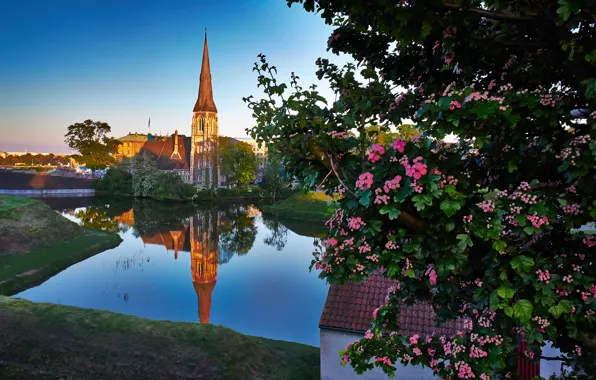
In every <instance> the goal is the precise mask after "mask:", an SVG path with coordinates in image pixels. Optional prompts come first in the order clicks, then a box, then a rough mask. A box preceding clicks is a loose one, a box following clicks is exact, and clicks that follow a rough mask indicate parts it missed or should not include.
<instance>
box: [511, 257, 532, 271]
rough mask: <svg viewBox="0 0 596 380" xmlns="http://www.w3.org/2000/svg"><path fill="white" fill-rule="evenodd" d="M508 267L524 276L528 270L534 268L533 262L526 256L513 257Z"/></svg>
mask: <svg viewBox="0 0 596 380" xmlns="http://www.w3.org/2000/svg"><path fill="white" fill-rule="evenodd" d="M509 265H511V268H513V270H514V271H516V272H517V273H519V274H524V273H527V272H529V271H530V269H532V267H533V266H534V260H533V259H531V258H529V257H527V256H524V255H520V256H516V257H514V258H513V260H511V262H510V263H509Z"/></svg>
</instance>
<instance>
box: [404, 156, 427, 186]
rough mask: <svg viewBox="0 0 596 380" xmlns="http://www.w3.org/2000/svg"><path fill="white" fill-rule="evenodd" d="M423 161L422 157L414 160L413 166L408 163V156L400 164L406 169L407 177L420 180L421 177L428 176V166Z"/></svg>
mask: <svg viewBox="0 0 596 380" xmlns="http://www.w3.org/2000/svg"><path fill="white" fill-rule="evenodd" d="M422 159H423V158H422V156H418V157H416V158H414V160H412V165H410V164H409V163H408V157H406V156H404V157H403V158H402V159H401V160H400V163H401V164H402V166H403V167H404V168H405V169H406V175H407V176H408V177H412V178H414V179H415V180H419V179H420V177H422V176H423V175H425V174H426V165H425V164H423V163H422V162H421V161H422Z"/></svg>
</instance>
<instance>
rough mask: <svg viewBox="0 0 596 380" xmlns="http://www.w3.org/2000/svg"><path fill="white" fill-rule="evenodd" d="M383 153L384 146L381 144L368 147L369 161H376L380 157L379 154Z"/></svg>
mask: <svg viewBox="0 0 596 380" xmlns="http://www.w3.org/2000/svg"><path fill="white" fill-rule="evenodd" d="M383 153H385V148H383V145H381V144H375V145H373V146H372V148H371V149H370V153H369V154H368V159H369V160H370V162H377V161H378V160H380V159H381V155H383Z"/></svg>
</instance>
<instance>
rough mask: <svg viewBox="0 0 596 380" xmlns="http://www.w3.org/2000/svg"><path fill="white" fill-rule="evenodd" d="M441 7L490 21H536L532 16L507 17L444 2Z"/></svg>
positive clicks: (506, 15) (502, 14)
mask: <svg viewBox="0 0 596 380" xmlns="http://www.w3.org/2000/svg"><path fill="white" fill-rule="evenodd" d="M442 6H443V8H447V9H452V10H456V11H459V10H462V11H468V12H472V13H476V14H479V15H481V16H484V17H486V18H490V19H491V20H505V21H520V22H527V21H535V20H536V18H535V17H533V16H515V15H508V14H506V13H500V12H491V11H487V10H485V9H481V8H464V7H460V6H459V5H456V4H450V3H445V2H443V3H442Z"/></svg>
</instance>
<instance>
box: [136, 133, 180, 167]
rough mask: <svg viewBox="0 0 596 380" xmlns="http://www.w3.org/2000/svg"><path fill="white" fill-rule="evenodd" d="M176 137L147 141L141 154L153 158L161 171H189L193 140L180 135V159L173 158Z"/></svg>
mask: <svg viewBox="0 0 596 380" xmlns="http://www.w3.org/2000/svg"><path fill="white" fill-rule="evenodd" d="M174 140H175V139H174V137H173V136H168V137H166V138H163V139H159V140H155V141H147V142H146V143H145V144H143V147H142V148H141V154H144V155H147V156H153V157H154V159H155V165H156V166H157V168H158V169H160V170H172V169H188V168H189V167H190V150H191V138H190V137H187V136H183V135H178V152H179V153H180V159H178V158H176V157H172V153H173V152H174Z"/></svg>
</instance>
